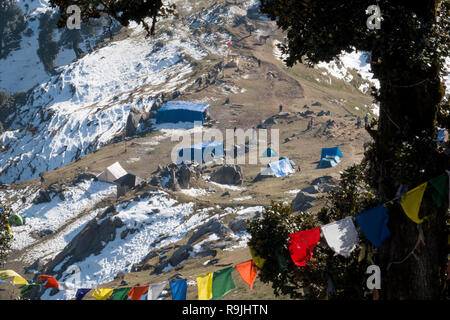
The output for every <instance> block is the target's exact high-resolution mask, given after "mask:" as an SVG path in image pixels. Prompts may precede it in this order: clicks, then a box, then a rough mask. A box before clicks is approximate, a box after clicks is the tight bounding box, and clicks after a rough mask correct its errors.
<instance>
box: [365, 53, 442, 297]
mask: <svg viewBox="0 0 450 320" xmlns="http://www.w3.org/2000/svg"><path fill="white" fill-rule="evenodd" d="M379 58H381V59H382V60H381V61H383V62H382V64H379V65H376V64H372V65H373V66H376V67H374V68H373V70H374V73H375V76H376V77H377V78H378V79H380V83H381V89H380V93H381V96H382V101H381V103H380V117H379V122H378V131H377V136H376V139H375V148H376V159H375V160H374V162H372V163H373V164H374V166H373V167H372V170H373V171H372V174H373V177H374V178H375V180H374V181H373V184H374V187H375V188H376V189H377V191H378V192H379V197H380V199H381V200H382V201H383V202H385V201H389V200H392V199H394V198H395V196H396V191H397V189H398V186H399V185H400V184H404V185H407V186H408V188H409V189H410V190H411V189H413V188H414V187H416V186H418V185H420V184H422V183H424V182H426V181H428V180H429V179H431V178H433V177H435V176H438V175H440V174H442V173H445V169H446V168H448V166H449V162H448V158H447V157H445V156H442V155H440V154H439V153H438V152H437V150H436V143H428V144H423V143H422V144H420V147H418V148H417V149H415V148H414V147H413V151H412V155H413V156H414V158H413V161H410V162H409V163H406V161H404V162H402V161H401V160H399V158H398V156H397V155H396V154H395V152H398V151H399V150H400V149H401V148H402V143H403V142H405V141H409V142H411V141H412V140H413V139H414V137H416V136H417V137H423V136H427V135H428V136H430V135H432V136H433V137H434V138H435V137H436V133H437V132H436V117H437V112H438V105H439V102H440V101H441V99H442V96H443V90H442V86H441V83H440V78H439V67H438V65H434V66H431V67H429V68H428V69H427V70H425V71H423V70H420V69H419V68H415V69H411V67H410V66H409V65H406V63H405V65H404V66H401V67H399V66H398V64H399V61H406V59H405V58H404V57H402V56H399V55H396V54H395V53H394V54H393V55H389V56H388V55H387V54H382V55H380V54H379V55H378V56H377V55H376V54H375V55H372V61H377V60H378V59H379ZM395 70H402V72H401V74H395ZM410 164H413V165H412V166H410V167H408V166H407V165H410ZM429 195H430V191H427V192H426V193H425V195H424V198H423V202H422V206H421V211H420V216H421V217H424V216H430V217H431V218H430V219H429V220H428V221H426V222H424V223H422V224H420V225H418V224H416V223H415V222H413V221H412V220H410V219H409V218H408V217H407V216H406V214H405V213H404V212H403V209H402V208H401V206H400V205H399V204H398V203H395V204H394V205H391V206H389V216H390V219H389V223H388V227H389V229H390V231H391V233H392V235H391V237H390V238H389V239H388V240H387V241H386V242H385V243H384V244H383V246H382V247H381V248H380V249H379V251H378V257H377V260H376V261H375V263H377V264H378V265H379V266H380V268H381V272H382V274H381V277H382V286H381V297H382V298H384V299H438V298H439V297H440V292H441V283H442V281H443V279H442V275H443V273H442V270H443V269H442V268H445V266H446V259H447V256H446V255H447V252H446V249H447V234H446V223H445V216H446V213H447V207H448V203H447V200H446V201H444V202H445V203H444V204H443V207H442V208H437V206H436V205H435V204H434V203H433V201H431V200H430V197H429ZM421 231H423V236H424V239H423V240H424V244H422V243H420V244H419V245H418V246H417V248H416V249H415V250H414V253H413V254H410V255H409V257H408V258H407V259H406V260H404V259H405V258H406V257H407V256H408V254H409V253H410V252H411V251H413V248H415V246H416V243H417V241H418V236H419V232H421ZM402 260H404V261H403V262H402V263H392V262H401V261H402ZM388 267H390V268H389V270H388Z"/></svg>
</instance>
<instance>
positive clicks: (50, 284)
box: [38, 274, 59, 288]
mask: <svg viewBox="0 0 450 320" xmlns="http://www.w3.org/2000/svg"><path fill="white" fill-rule="evenodd" d="M38 278H39V280H41V281H42V282H44V281H46V282H45V285H44V288H58V287H59V285H58V281H56V279H55V278H53V277H52V276H47V275H45V274H42V275H39V276H38Z"/></svg>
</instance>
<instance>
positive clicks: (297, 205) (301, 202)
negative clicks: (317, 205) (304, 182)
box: [292, 191, 316, 211]
mask: <svg viewBox="0 0 450 320" xmlns="http://www.w3.org/2000/svg"><path fill="white" fill-rule="evenodd" d="M315 200H316V196H315V195H312V194H309V193H306V192H303V191H300V192H299V193H297V195H296V196H295V198H294V200H292V209H293V210H294V211H305V210H308V209H310V208H312V206H313V205H312V202H314V201H315Z"/></svg>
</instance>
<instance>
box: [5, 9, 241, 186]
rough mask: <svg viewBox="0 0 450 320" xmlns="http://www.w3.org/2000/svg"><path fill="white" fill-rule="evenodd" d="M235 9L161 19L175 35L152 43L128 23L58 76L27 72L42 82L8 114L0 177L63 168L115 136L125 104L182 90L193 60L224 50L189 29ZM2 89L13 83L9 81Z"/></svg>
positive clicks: (142, 104) (146, 105) (218, 39)
mask: <svg viewBox="0 0 450 320" xmlns="http://www.w3.org/2000/svg"><path fill="white" fill-rule="evenodd" d="M40 3H41V7H36V10H35V12H41V11H44V10H46V9H47V6H48V4H47V2H46V1H42V2H40ZM182 4H183V3H182ZM39 10H40V11H39ZM234 12H238V14H242V13H241V12H239V10H231V9H229V8H224V7H221V6H219V5H213V6H211V7H210V8H209V9H204V10H202V11H200V13H198V12H197V13H193V14H191V15H190V16H188V17H187V20H188V21H189V22H190V23H187V24H186V23H185V22H183V21H179V20H177V19H174V20H172V21H168V22H167V25H166V26H167V27H166V30H169V31H170V30H172V31H173V30H176V32H162V33H161V34H160V35H158V36H156V37H154V38H152V39H151V40H148V39H145V38H144V32H143V31H144V30H143V28H142V26H137V25H132V26H130V29H131V30H132V34H131V36H130V37H129V38H127V39H124V40H121V41H116V42H113V43H111V44H109V45H107V46H106V47H103V48H101V49H98V50H95V51H94V52H92V53H90V54H88V55H86V56H84V57H82V58H81V59H79V60H78V61H75V62H73V63H69V64H67V65H65V66H62V67H61V68H60V70H61V72H60V74H58V75H56V76H52V77H51V78H48V80H45V81H42V80H43V78H45V76H44V75H42V73H41V71H36V70H38V69H39V68H37V69H36V70H34V71H33V72H36V77H35V79H36V81H42V83H41V84H40V85H39V86H37V87H36V88H35V89H34V90H33V92H32V93H31V95H30V97H29V99H28V102H27V104H26V105H25V106H24V107H23V108H21V109H20V111H19V112H17V113H16V114H14V115H12V116H11V117H12V118H14V120H13V122H12V125H11V126H10V128H9V131H6V132H4V133H3V134H1V135H0V142H1V143H2V144H3V145H4V146H6V149H7V150H6V151H3V152H2V155H1V158H0V169H1V173H0V181H1V182H3V183H12V182H16V181H24V180H28V179H33V178H36V177H38V175H39V173H40V172H46V171H50V170H53V169H55V168H58V167H61V166H64V165H66V164H68V163H70V162H71V161H73V160H75V159H78V158H79V157H81V156H83V155H86V154H88V153H90V152H92V151H94V150H96V149H98V148H100V147H101V146H102V145H104V144H106V143H108V142H109V141H111V139H112V138H113V137H114V136H115V135H117V134H119V133H121V132H122V131H123V130H124V127H125V124H126V120H127V117H128V114H129V110H130V108H131V107H132V106H135V107H138V108H140V109H142V110H145V111H149V110H150V108H151V107H152V104H153V100H152V97H155V95H157V94H158V93H161V92H166V93H167V92H169V93H171V92H173V91H174V90H178V91H180V92H182V91H183V90H184V89H185V88H186V87H187V86H188V85H189V84H191V83H192V80H191V79H190V77H189V75H190V74H191V73H192V72H193V71H194V65H193V63H192V61H196V60H197V61H198V60H200V59H203V58H205V57H206V56H207V55H208V54H212V53H214V54H219V55H220V54H221V53H222V54H223V53H224V52H225V49H226V44H225V43H226V42H225V39H227V38H228V37H229V35H227V34H225V33H223V32H217V33H214V32H211V33H207V35H205V34H201V35H200V36H199V38H196V37H193V36H192V33H193V32H192V31H193V29H191V28H195V29H198V28H199V27H201V26H202V25H204V27H205V28H208V27H209V26H210V25H211V24H215V25H218V24H226V23H229V22H230V21H232V19H233V18H234V17H235V15H236V14H235V13H234ZM219 13H220V14H219ZM36 14H37V13H36ZM162 26H163V25H162V24H160V27H161V28H163V27H162ZM29 50H31V51H33V50H34V49H30V48H28V49H27V48H23V49H21V50H20V51H18V52H16V53H15V55H19V54H25V52H28V51H29ZM13 56H14V55H13ZM13 56H12V57H13ZM12 57H11V58H8V59H13V58H12ZM24 60H27V58H26V56H24ZM30 61H34V60H32V59H30ZM11 63H13V62H12V60H11ZM2 65H3V63H2ZM23 67H24V68H25V69H26V67H25V65H24V66H23ZM5 68H6V67H5ZM16 68H22V65H19V66H18V67H16ZM4 72H5V71H3V73H4ZM6 72H7V73H11V72H12V71H11V70H6ZM3 73H2V74H3ZM33 81H35V80H33ZM9 86H12V87H14V86H15V84H14V82H9Z"/></svg>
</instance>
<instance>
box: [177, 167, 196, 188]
mask: <svg viewBox="0 0 450 320" xmlns="http://www.w3.org/2000/svg"><path fill="white" fill-rule="evenodd" d="M192 175H193V172H192V171H191V170H190V169H189V167H188V166H187V165H186V164H183V165H182V166H181V168H180V169H179V170H178V172H177V173H176V177H177V180H178V184H179V185H180V188H181V189H189V182H190V181H191V177H192Z"/></svg>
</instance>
